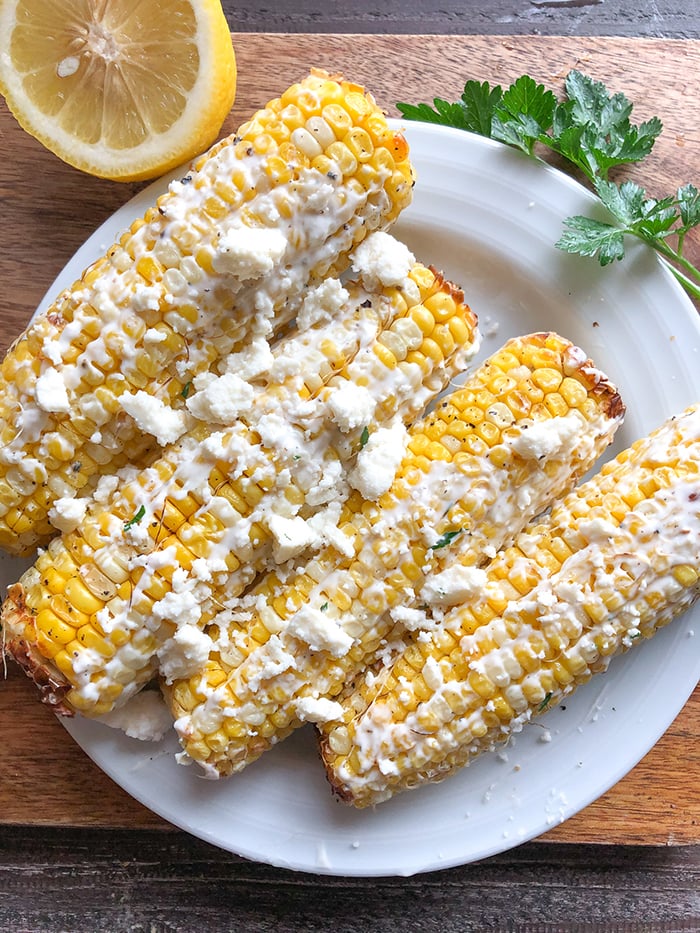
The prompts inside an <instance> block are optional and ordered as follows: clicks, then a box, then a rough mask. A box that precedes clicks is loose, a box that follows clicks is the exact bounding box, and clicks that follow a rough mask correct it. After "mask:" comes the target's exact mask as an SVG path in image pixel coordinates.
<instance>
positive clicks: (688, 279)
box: [647, 239, 700, 298]
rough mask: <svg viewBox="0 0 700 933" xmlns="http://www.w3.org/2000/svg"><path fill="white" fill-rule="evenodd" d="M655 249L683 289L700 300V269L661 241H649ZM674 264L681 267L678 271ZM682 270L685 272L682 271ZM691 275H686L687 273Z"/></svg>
mask: <svg viewBox="0 0 700 933" xmlns="http://www.w3.org/2000/svg"><path fill="white" fill-rule="evenodd" d="M647 242H648V243H649V244H650V245H651V246H653V247H654V249H655V250H656V251H657V253H660V254H661V255H662V256H663V257H664V259H665V260H666V264H667V265H668V268H669V269H670V270H671V272H672V273H673V274H674V275H675V277H676V278H677V279H678V281H679V282H680V284H681V285H682V286H683V288H685V289H686V291H688V292H689V293H690V294H691V295H692V296H693V297H694V298H700V269H696V267H695V266H694V265H693V264H692V262H689V260H687V259H686V258H685V256H681V255H680V254H679V253H678V252H677V251H676V250H675V249H673V248H672V247H671V246H669V245H668V243H665V242H664V241H663V240H660V239H653V240H647ZM674 263H677V264H678V265H679V266H681V268H680V269H677V268H676V266H675V265H674ZM682 270H685V272H684V271H682ZM686 272H687V273H689V274H688V275H686V274H685V273H686Z"/></svg>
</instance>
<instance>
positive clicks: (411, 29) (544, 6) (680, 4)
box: [222, 0, 700, 39]
mask: <svg viewBox="0 0 700 933" xmlns="http://www.w3.org/2000/svg"><path fill="white" fill-rule="evenodd" d="M222 6H223V8H224V12H225V14H226V17H227V19H228V23H229V26H230V27H231V29H232V30H234V31H236V30H237V31H239V32H296V33H307V32H312V33H333V32H359V33H423V34H431V35H432V34H448V35H459V34H464V33H468V34H470V35H471V34H474V33H476V34H479V33H485V34H493V33H499V34H501V35H503V34H507V35H518V34H520V35H540V36H601V35H602V36H650V37H651V36H665V37H666V38H672V37H678V38H686V39H690V38H696V39H697V38H699V37H700V16H698V3H697V0H614V2H613V3H606V2H604V0H420V2H417V0H382V2H381V3H376V2H373V0H352V3H327V2H326V3H323V4H321V3H319V0H276V2H274V3H271V2H270V0H222Z"/></svg>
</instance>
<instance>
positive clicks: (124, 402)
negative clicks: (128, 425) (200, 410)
mask: <svg viewBox="0 0 700 933" xmlns="http://www.w3.org/2000/svg"><path fill="white" fill-rule="evenodd" d="M119 401H120V402H121V406H122V408H123V409H124V411H125V412H126V413H127V415H131V417H132V418H133V419H134V421H135V422H136V424H137V425H138V427H139V428H140V430H141V431H144V432H145V433H146V434H152V435H153V437H155V439H156V440H157V441H158V443H159V444H160V445H161V446H164V445H165V444H172V443H174V442H175V441H176V440H177V439H178V438H179V437H180V436H181V435H182V434H183V433H184V432H185V429H186V427H187V422H186V419H185V415H184V414H183V412H181V411H175V410H174V409H172V408H170V406H169V405H166V404H165V403H164V402H162V401H161V400H160V399H159V398H154V396H152V395H149V394H148V392H144V391H143V390H142V389H139V390H138V392H136V393H132V392H125V393H124V394H123V395H121V396H120V398H119Z"/></svg>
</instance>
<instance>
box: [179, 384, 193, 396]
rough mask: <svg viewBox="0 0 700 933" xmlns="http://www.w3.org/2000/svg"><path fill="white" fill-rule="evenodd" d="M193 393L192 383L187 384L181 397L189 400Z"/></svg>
mask: <svg viewBox="0 0 700 933" xmlns="http://www.w3.org/2000/svg"><path fill="white" fill-rule="evenodd" d="M191 391H192V383H191V382H186V383H185V384H184V386H183V387H182V392H180V395H181V396H182V397H183V398H187V397H188V395H189V394H190V392H191Z"/></svg>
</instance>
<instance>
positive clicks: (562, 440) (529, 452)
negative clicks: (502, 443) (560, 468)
mask: <svg viewBox="0 0 700 933" xmlns="http://www.w3.org/2000/svg"><path fill="white" fill-rule="evenodd" d="M580 433H581V421H580V420H579V418H578V417H577V416H576V415H575V414H569V415H565V416H563V417H558V418H550V419H549V420H548V421H538V422H536V423H534V424H531V425H529V426H528V427H525V426H523V427H522V428H521V430H520V433H519V434H518V435H517V436H516V437H514V438H512V439H511V440H510V445H511V447H512V448H513V450H514V451H515V453H516V454H518V455H519V456H520V457H523V458H524V459H525V460H544V459H546V458H547V457H551V456H552V454H555V453H557V452H558V451H560V450H562V449H564V448H566V447H567V446H569V445H570V444H571V441H572V440H574V439H575V438H576V437H577V436H578V435H579V434H580Z"/></svg>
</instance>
